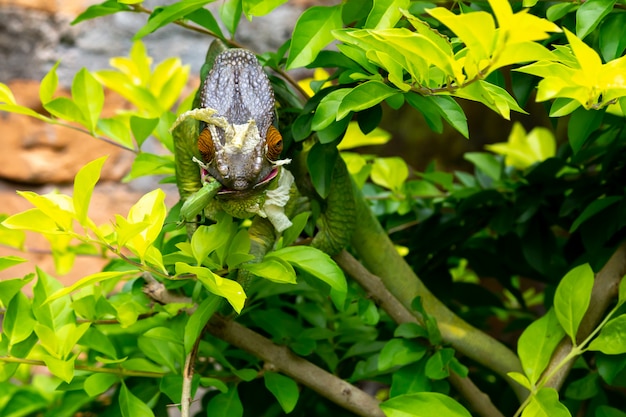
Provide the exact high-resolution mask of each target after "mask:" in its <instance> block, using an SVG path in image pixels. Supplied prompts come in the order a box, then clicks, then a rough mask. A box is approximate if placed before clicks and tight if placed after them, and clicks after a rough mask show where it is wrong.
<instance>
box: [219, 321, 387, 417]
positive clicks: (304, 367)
mask: <svg viewBox="0 0 626 417" xmlns="http://www.w3.org/2000/svg"><path fill="white" fill-rule="evenodd" d="M207 330H208V331H209V332H210V333H211V334H213V335H215V336H217V337H219V338H220V339H222V340H224V341H226V342H228V343H230V344H231V345H233V346H236V347H238V348H240V349H243V350H245V351H247V352H249V353H251V354H253V355H255V356H257V357H259V358H261V359H263V360H264V361H266V362H268V363H269V365H270V366H271V367H272V368H273V369H275V370H276V371H278V372H281V373H284V374H285V375H288V376H290V377H291V378H293V379H294V380H296V381H297V382H299V383H301V384H303V385H305V386H307V387H309V388H311V389H312V390H313V391H315V392H317V393H319V394H320V395H322V396H324V397H325V398H328V399H329V400H331V401H333V402H334V403H336V404H338V405H339V406H341V407H343V408H345V409H346V410H349V411H351V412H353V413H355V414H357V415H359V416H363V417H384V416H385V415H384V414H383V412H382V410H381V409H380V407H379V406H378V404H379V402H378V400H376V399H375V398H374V397H372V396H370V395H368V394H366V393H365V392H363V391H361V390H360V389H358V388H356V387H355V386H353V385H351V384H349V383H347V382H346V381H344V380H342V379H341V378H338V377H336V376H335V375H332V374H330V373H328V372H326V371H324V370H323V369H321V368H319V367H317V366H315V365H314V364H312V363H311V362H309V361H307V360H305V359H303V358H301V357H299V356H297V355H295V354H294V353H293V352H291V350H289V349H288V348H287V347H286V346H279V345H276V344H274V343H273V342H272V341H271V340H269V339H267V338H265V337H263V336H261V335H260V334H258V333H256V332H254V331H252V330H250V329H248V328H246V327H244V326H242V325H240V324H238V323H236V322H234V321H232V320H226V319H224V318H223V317H221V316H219V315H217V314H215V315H213V317H212V318H211V320H210V321H209V324H208V325H207Z"/></svg>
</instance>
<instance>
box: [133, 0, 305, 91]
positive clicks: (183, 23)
mask: <svg viewBox="0 0 626 417" xmlns="http://www.w3.org/2000/svg"><path fill="white" fill-rule="evenodd" d="M129 6H130V7H131V9H132V11H134V12H136V13H145V14H149V15H151V14H152V12H153V11H152V10H150V9H148V8H146V7H144V6H142V5H141V4H131V5H129ZM172 23H174V24H175V25H178V26H180V27H183V28H185V29H189V30H191V31H193V32H197V33H201V34H203V35H208V36H211V37H213V38H216V39H220V40H222V41H223V42H224V43H226V44H227V45H229V46H231V47H233V48H244V49H249V48H246V46H244V45H242V44H240V43H239V42H237V41H235V40H234V39H226V38H224V37H222V36H219V35H218V34H217V33H215V32H213V31H211V30H209V29H206V28H203V27H200V26H196V25H192V24H189V23H187V22H186V21H184V20H181V19H178V20H175V21H174V22H172ZM257 55H258V54H257ZM273 70H274V71H276V72H277V73H278V74H279V75H280V76H281V77H283V78H284V79H285V80H286V81H287V82H288V83H289V84H291V86H292V87H293V88H294V89H295V90H296V91H297V92H298V93H299V94H300V95H302V97H308V94H307V93H306V91H304V89H303V88H302V87H300V85H299V84H298V82H297V81H296V80H294V79H293V78H292V77H291V76H290V75H289V74H287V72H286V71H284V70H283V69H280V68H273Z"/></svg>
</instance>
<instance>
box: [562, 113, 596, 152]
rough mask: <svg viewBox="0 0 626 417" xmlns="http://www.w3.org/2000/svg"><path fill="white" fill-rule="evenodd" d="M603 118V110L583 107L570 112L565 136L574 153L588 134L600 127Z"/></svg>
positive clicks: (578, 149) (581, 145) (583, 142)
mask: <svg viewBox="0 0 626 417" xmlns="http://www.w3.org/2000/svg"><path fill="white" fill-rule="evenodd" d="M603 118H604V111H602V110H586V109H585V108H584V107H580V108H578V109H577V110H575V111H574V112H573V113H572V116H571V117H570V119H569V122H568V124H567V136H568V139H569V144H570V146H571V147H572V150H573V151H574V153H575V154H576V153H578V151H580V149H581V148H582V147H583V145H584V144H585V142H586V141H587V138H589V135H591V134H592V133H593V132H594V131H596V130H597V129H598V128H599V127H600V125H601V124H602V119H603Z"/></svg>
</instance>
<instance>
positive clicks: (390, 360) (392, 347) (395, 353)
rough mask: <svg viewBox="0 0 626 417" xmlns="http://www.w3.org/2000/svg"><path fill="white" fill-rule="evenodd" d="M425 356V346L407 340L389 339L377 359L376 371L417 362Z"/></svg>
mask: <svg viewBox="0 0 626 417" xmlns="http://www.w3.org/2000/svg"><path fill="white" fill-rule="evenodd" d="M425 354H426V346H424V345H423V344H421V343H417V342H415V341H412V340H407V339H391V340H390V341H389V342H387V343H386V344H385V346H384V347H383V349H382V350H381V351H380V356H379V357H378V370H380V371H386V370H388V369H391V368H394V367H396V366H404V365H408V364H409V363H413V362H417V361H418V360H420V359H421V358H422V357H423V356H424V355H425Z"/></svg>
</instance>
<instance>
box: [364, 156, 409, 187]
mask: <svg viewBox="0 0 626 417" xmlns="http://www.w3.org/2000/svg"><path fill="white" fill-rule="evenodd" d="M370 176H371V178H372V181H373V182H374V183H375V184H378V185H380V186H381V187H385V188H388V189H390V190H393V191H396V190H399V189H400V188H401V187H402V185H403V184H404V181H406V179H407V178H408V177H409V168H408V166H407V165H406V162H404V160H403V159H402V158H400V157H398V156H392V157H388V158H376V159H375V160H374V165H373V166H372V172H371V173H370Z"/></svg>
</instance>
